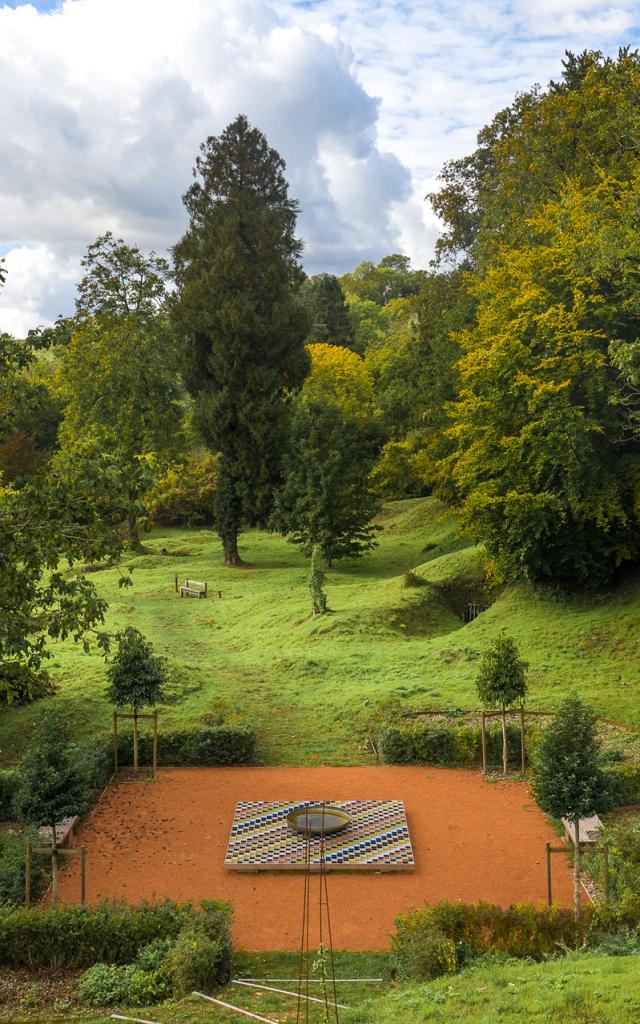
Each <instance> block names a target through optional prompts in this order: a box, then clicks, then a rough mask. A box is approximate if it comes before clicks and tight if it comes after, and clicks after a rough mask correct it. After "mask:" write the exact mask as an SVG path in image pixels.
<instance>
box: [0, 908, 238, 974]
mask: <svg viewBox="0 0 640 1024" xmlns="http://www.w3.org/2000/svg"><path fill="white" fill-rule="evenodd" d="M230 918H231V908H230V905H229V904H228V903H224V902H222V901H220V900H203V901H202V903H200V904H199V906H197V907H194V906H193V905H192V904H190V903H175V902H173V901H171V900H166V901H165V902H164V903H160V904H154V903H141V904H139V905H138V906H135V907H131V906H128V905H126V904H117V903H101V904H99V905H97V906H95V907H89V906H87V905H76V906H61V907H57V908H56V909H55V910H47V909H44V908H40V907H36V908H33V909H30V910H26V909H25V908H19V909H4V910H3V909H0V963H2V964H9V965H11V966H14V967H31V968H60V967H90V966H92V965H93V964H96V963H112V964H113V963H115V964H125V963H131V962H132V961H134V960H135V959H136V957H137V956H138V954H139V952H140V951H141V950H142V949H143V947H145V946H148V945H149V944H150V943H152V942H155V941H156V940H157V939H173V940H177V938H178V936H179V935H180V933H181V932H182V930H183V929H186V930H192V929H194V928H197V929H199V930H201V931H202V932H204V933H205V934H206V935H207V937H208V938H209V939H210V940H211V941H212V942H214V943H216V946H217V948H218V950H219V955H218V958H217V960H216V967H215V970H216V976H217V979H218V981H219V983H220V984H224V983H225V982H226V981H227V980H228V977H229V973H230V969H231V931H230Z"/></svg>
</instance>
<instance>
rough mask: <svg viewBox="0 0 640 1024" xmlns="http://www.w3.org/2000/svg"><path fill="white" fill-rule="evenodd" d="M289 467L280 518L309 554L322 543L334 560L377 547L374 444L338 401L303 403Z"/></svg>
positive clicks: (291, 443)
mask: <svg viewBox="0 0 640 1024" xmlns="http://www.w3.org/2000/svg"><path fill="white" fill-rule="evenodd" d="M284 468H285V484H284V486H283V488H282V490H281V491H280V493H279V495H278V501H277V507H276V516H275V521H276V523H277V525H278V526H279V527H280V528H281V529H284V530H285V531H286V532H288V533H289V534H290V538H289V539H290V540H291V541H292V543H294V544H300V545H301V546H302V549H303V550H304V551H305V553H307V554H311V553H312V552H313V550H314V547H315V546H316V545H318V546H319V547H320V548H321V550H322V554H323V555H324V557H325V558H326V560H327V562H328V564H329V565H331V564H332V562H333V560H334V559H337V558H354V557H357V556H358V555H360V554H362V552H363V551H366V550H368V549H369V548H371V547H374V546H375V535H376V532H377V528H376V527H375V526H374V525H372V523H371V520H372V519H373V517H374V515H375V514H376V512H377V511H378V509H379V502H378V500H377V498H376V497H375V495H374V493H373V490H372V488H371V483H370V474H371V468H372V460H371V452H370V446H369V445H368V444H367V442H366V439H365V437H364V436H363V434H362V433H361V432H360V431H359V430H358V428H357V426H356V425H355V423H354V422H353V420H350V419H348V418H347V417H345V415H344V413H343V412H342V411H341V410H340V409H339V408H338V407H337V406H334V405H329V404H324V403H322V402H307V401H304V402H300V403H299V406H298V409H297V410H296V414H295V416H294V419H293V422H292V426H291V436H290V441H289V448H288V452H287V455H286V458H285V466H284Z"/></svg>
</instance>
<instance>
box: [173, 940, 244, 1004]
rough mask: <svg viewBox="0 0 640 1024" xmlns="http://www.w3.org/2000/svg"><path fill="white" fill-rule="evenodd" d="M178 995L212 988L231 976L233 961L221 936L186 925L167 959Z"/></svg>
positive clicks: (206, 990)
mask: <svg viewBox="0 0 640 1024" xmlns="http://www.w3.org/2000/svg"><path fill="white" fill-rule="evenodd" d="M166 969H167V971H168V974H169V977H170V978H171V985H172V989H173V993H174V995H177V996H185V995H188V994H189V992H193V990H194V989H198V990H204V991H205V992H209V991H211V989H213V988H215V987H216V985H221V984H224V982H226V981H228V978H229V962H228V959H227V958H226V957H225V952H224V949H223V946H222V944H221V942H220V940H219V939H212V938H211V937H210V936H209V935H208V934H207V932H206V931H205V930H204V929H203V928H198V927H194V928H183V930H182V931H181V932H180V935H179V936H178V939H177V941H176V943H175V945H174V946H173V949H172V950H171V951H170V952H169V954H168V956H167V959H166Z"/></svg>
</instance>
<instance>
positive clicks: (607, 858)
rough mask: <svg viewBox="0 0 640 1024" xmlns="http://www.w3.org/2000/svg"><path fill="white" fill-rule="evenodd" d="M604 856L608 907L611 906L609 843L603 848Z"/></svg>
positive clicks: (605, 889) (605, 900)
mask: <svg viewBox="0 0 640 1024" xmlns="http://www.w3.org/2000/svg"><path fill="white" fill-rule="evenodd" d="M602 855H603V857H604V902H605V904H606V906H607V907H608V906H609V847H608V845H607V843H604V845H603V847H602Z"/></svg>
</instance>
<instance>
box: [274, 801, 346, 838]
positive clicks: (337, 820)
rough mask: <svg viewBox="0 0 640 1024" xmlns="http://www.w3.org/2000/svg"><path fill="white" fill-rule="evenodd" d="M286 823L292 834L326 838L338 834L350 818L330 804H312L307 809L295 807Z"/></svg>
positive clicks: (288, 815)
mask: <svg viewBox="0 0 640 1024" xmlns="http://www.w3.org/2000/svg"><path fill="white" fill-rule="evenodd" d="M287 821H288V822H289V825H290V826H291V828H292V829H293V830H294V832H303V833H306V834H307V835H311V836H326V835H329V834H330V833H331V832H339V831H340V830H341V829H343V828H346V827H347V825H348V824H349V822H350V821H351V817H350V815H349V814H347V812H346V811H343V810H342V809H341V808H340V807H331V806H330V804H313V805H312V806H309V807H296V809H295V810H293V811H289V813H288V814H287Z"/></svg>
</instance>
